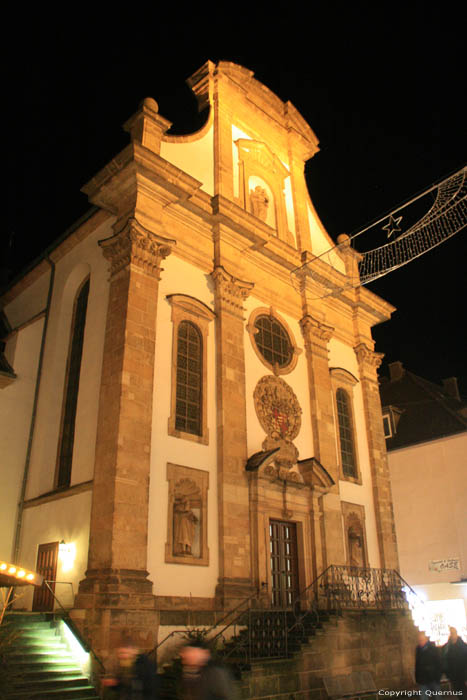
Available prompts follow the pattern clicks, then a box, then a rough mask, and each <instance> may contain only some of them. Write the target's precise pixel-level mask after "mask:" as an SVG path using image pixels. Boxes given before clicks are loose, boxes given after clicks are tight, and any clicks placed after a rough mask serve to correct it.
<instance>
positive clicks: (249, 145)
mask: <svg viewBox="0 0 467 700" xmlns="http://www.w3.org/2000/svg"><path fill="white" fill-rule="evenodd" d="M235 143H236V145H237V147H238V155H239V158H240V160H243V161H249V162H250V165H253V164H255V165H257V166H259V168H260V170H265V171H267V172H269V173H272V174H273V175H274V176H275V177H277V178H279V179H280V180H285V178H286V177H288V176H289V174H290V173H289V171H288V170H287V168H286V167H285V165H284V164H283V163H282V161H280V160H279V158H278V157H277V156H276V154H275V153H273V152H272V151H271V149H270V148H269V146H268V145H267V144H266V143H264V142H263V141H255V140H253V139H237V140H236V141H235Z"/></svg>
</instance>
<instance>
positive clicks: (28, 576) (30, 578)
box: [26, 574, 34, 581]
mask: <svg viewBox="0 0 467 700" xmlns="http://www.w3.org/2000/svg"><path fill="white" fill-rule="evenodd" d="M26 578H27V580H28V581H32V580H33V579H34V574H28V575H27V576H26Z"/></svg>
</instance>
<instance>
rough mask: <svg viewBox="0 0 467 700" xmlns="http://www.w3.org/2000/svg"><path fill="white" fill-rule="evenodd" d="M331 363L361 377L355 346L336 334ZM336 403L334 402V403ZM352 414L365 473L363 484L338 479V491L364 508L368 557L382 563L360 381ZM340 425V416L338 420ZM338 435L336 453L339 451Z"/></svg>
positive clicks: (358, 451)
mask: <svg viewBox="0 0 467 700" xmlns="http://www.w3.org/2000/svg"><path fill="white" fill-rule="evenodd" d="M329 366H330V367H341V368H342V369H345V370H347V371H348V372H350V373H351V374H353V375H354V377H356V378H357V379H358V378H359V369H358V362H357V358H356V355H355V352H354V350H353V348H351V347H350V346H349V345H345V343H342V342H341V341H339V340H336V339H335V338H331V340H330V342H329ZM333 405H334V403H333ZM352 408H353V417H354V422H355V439H356V450H357V459H358V465H359V468H360V473H361V477H362V483H361V484H354V483H352V482H350V481H343V480H341V481H339V491H340V497H341V500H342V501H346V502H348V503H356V504H358V505H362V506H364V508H365V525H366V540H367V548H368V559H369V565H370V566H371V567H379V566H380V556H379V547H378V539H377V534H376V518H375V509H374V501H373V482H372V478H371V467H370V458H369V451H368V439H367V429H366V422H365V412H364V407H363V396H362V387H361V383H360V382H358V383H357V384H355V386H354V387H353V405H352ZM335 424H336V425H337V420H335ZM337 451H338V442H337V435H336V455H338V452H337Z"/></svg>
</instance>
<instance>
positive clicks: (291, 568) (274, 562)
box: [269, 520, 299, 608]
mask: <svg viewBox="0 0 467 700" xmlns="http://www.w3.org/2000/svg"><path fill="white" fill-rule="evenodd" d="M269 541H270V556H271V582H272V586H271V603H272V606H273V607H274V608H290V607H291V606H292V605H293V603H294V601H295V599H296V598H297V596H298V593H299V581H298V556H297V526H296V524H295V523H291V522H288V521H286V520H270V521H269Z"/></svg>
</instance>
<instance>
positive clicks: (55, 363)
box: [26, 224, 111, 499]
mask: <svg viewBox="0 0 467 700" xmlns="http://www.w3.org/2000/svg"><path fill="white" fill-rule="evenodd" d="M110 234H111V231H110V229H109V227H108V225H105V224H104V225H103V226H101V227H99V229H97V230H96V231H95V232H94V233H93V234H91V235H90V236H88V237H87V238H86V239H84V240H83V241H82V242H80V243H79V244H78V245H76V246H75V247H74V248H72V250H71V251H70V252H69V253H68V254H67V255H66V256H64V257H63V258H61V259H60V260H59V262H58V263H57V265H56V271H55V281H54V290H53V296H52V303H51V307H50V316H49V326H48V330H47V338H46V345H45V353H44V364H43V371H42V379H41V386H40V394H39V402H38V411H37V420H36V427H35V432H34V441H33V447H32V453H31V464H30V475H29V480H28V487H27V491H26V498H28V499H29V498H34V497H36V496H39V495H41V494H43V493H46V492H48V491H51V490H53V488H54V478H55V467H56V460H57V447H58V440H59V434H60V425H61V417H62V406H63V392H64V386H65V374H66V367H67V360H68V352H69V343H70V330H71V323H72V317H73V304H74V300H75V298H76V294H77V292H78V290H79V288H80V286H81V285H82V283H83V282H84V280H85V279H86V278H87V277H88V276H90V289H89V298H88V307H87V313H86V326H85V333H84V345H83V355H82V360H81V373H80V385H79V395H78V405H77V413H76V423H75V441H74V448H73V467H72V475H71V485H73V484H77V483H80V482H83V481H88V480H89V479H92V477H93V472H94V452H95V444H96V431H97V412H98V407H99V389H100V378H101V368H102V354H103V346H104V333H105V323H106V314H107V299H108V263H107V261H106V260H105V258H104V256H103V255H102V251H101V249H100V247H99V245H98V240H100V239H102V238H105V237H107V236H109V235H110Z"/></svg>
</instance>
